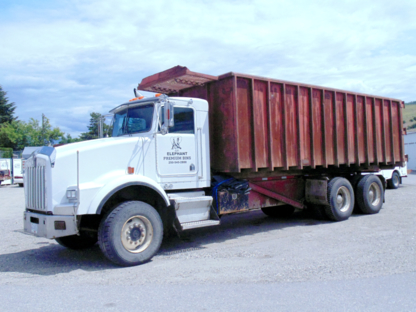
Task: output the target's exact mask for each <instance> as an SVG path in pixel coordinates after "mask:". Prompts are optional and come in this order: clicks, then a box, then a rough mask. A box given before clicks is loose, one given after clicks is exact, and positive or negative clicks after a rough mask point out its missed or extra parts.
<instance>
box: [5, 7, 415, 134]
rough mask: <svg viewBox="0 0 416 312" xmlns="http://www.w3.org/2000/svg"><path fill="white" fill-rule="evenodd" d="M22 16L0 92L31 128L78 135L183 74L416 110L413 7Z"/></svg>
mask: <svg viewBox="0 0 416 312" xmlns="http://www.w3.org/2000/svg"><path fill="white" fill-rule="evenodd" d="M14 5H15V4H14V2H13V3H11V4H9V6H7V10H5V13H4V14H5V15H6V14H7V16H5V18H3V19H2V18H1V16H0V30H1V32H2V45H1V46H0V55H1V56H2V57H1V60H0V77H1V78H2V79H1V81H0V84H2V86H3V89H4V90H6V91H8V96H9V99H10V100H12V101H14V102H16V104H17V107H18V108H17V110H16V111H17V115H19V117H20V118H21V119H28V118H29V117H35V118H38V119H39V117H36V116H40V115H41V113H42V112H43V113H45V114H46V115H47V116H48V117H50V119H51V122H54V123H55V122H56V125H58V126H60V127H61V128H62V129H64V130H65V131H68V132H71V133H72V134H75V133H79V132H80V131H86V129H87V128H86V127H87V124H88V121H89V113H90V112H92V111H99V112H106V111H108V110H109V109H111V108H112V107H113V106H115V105H118V104H120V103H121V102H123V101H125V100H127V99H129V98H131V97H132V95H133V93H132V89H133V88H134V87H136V86H137V84H138V82H140V80H141V79H142V78H144V77H146V76H148V75H151V74H153V73H156V72H159V71H162V70H165V69H168V68H170V67H172V66H175V65H184V66H187V67H188V68H190V69H191V70H193V71H199V72H203V73H207V74H212V75H220V74H223V73H226V72H229V71H235V72H243V73H248V74H253V75H260V76H267V77H273V78H277V79H283V80H292V81H300V82H305V83H310V84H316V85H325V86H328V87H335V88H340V89H349V90H353V91H359V92H364V93H374V94H377V95H383V96H390V97H397V98H401V99H403V100H406V101H410V100H415V99H416V94H415V91H414V86H413V85H414V81H415V78H416V77H415V76H416V72H415V70H414V68H415V66H416V52H415V51H414V47H415V46H416V39H415V35H414V34H415V33H416V20H414V18H413V16H415V13H416V3H415V2H414V1H411V0H409V1H401V2H400V3H394V4H393V3H392V2H391V1H377V2H374V1H365V0H363V1H346V2H339V1H313V2H311V1H266V0H264V1H199V2H196V1H180V2H179V1H175V2H174V1H152V2H149V3H148V4H143V2H142V1H127V0H117V1H115V0H110V1H88V2H85V1H60V2H59V1H58V2H53V3H51V4H50V5H43V7H36V6H35V5H31V4H29V3H27V4H23V5H20V6H19V7H18V8H16V7H14ZM0 14H2V13H0Z"/></svg>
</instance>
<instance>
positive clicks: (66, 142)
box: [59, 133, 81, 144]
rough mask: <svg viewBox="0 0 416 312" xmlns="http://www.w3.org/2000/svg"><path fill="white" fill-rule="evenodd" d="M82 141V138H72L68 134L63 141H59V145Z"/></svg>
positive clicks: (63, 137)
mask: <svg viewBox="0 0 416 312" xmlns="http://www.w3.org/2000/svg"><path fill="white" fill-rule="evenodd" d="M80 141H81V139H80V138H72V136H71V135H70V134H69V133H68V134H67V135H66V136H65V135H63V136H62V138H61V141H59V143H61V144H68V143H75V142H80Z"/></svg>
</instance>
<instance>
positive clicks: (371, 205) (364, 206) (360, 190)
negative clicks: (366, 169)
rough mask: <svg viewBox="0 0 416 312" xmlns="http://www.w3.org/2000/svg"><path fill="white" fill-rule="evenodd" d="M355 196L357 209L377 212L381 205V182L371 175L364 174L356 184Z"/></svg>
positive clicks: (370, 212)
mask: <svg viewBox="0 0 416 312" xmlns="http://www.w3.org/2000/svg"><path fill="white" fill-rule="evenodd" d="M355 194H356V198H357V206H358V209H359V210H360V211H361V212H362V213H367V214H372V213H378V212H379V211H380V209H381V206H382V205H383V195H384V193H383V184H381V181H380V179H379V178H378V177H377V176H375V175H373V174H370V175H365V176H363V177H362V178H361V180H360V181H359V182H358V184H357V189H356V193H355Z"/></svg>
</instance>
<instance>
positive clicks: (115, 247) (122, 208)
mask: <svg viewBox="0 0 416 312" xmlns="http://www.w3.org/2000/svg"><path fill="white" fill-rule="evenodd" d="M162 238H163V224H162V220H161V219H160V216H159V213H158V212H157V211H156V210H155V209H154V208H153V207H152V206H150V205H149V204H146V203H144V202H141V201H129V202H125V203H122V204H121V205H119V206H118V207H117V208H115V209H114V210H113V211H111V212H110V213H109V214H107V215H106V216H105V217H104V218H103V219H102V221H101V224H100V227H99V229H98V243H99V245H100V248H101V250H102V252H103V253H104V255H105V256H106V257H107V258H108V259H109V260H111V261H112V262H114V263H116V264H119V265H122V266H132V265H138V264H142V263H144V262H147V261H149V260H150V259H151V258H152V257H153V256H154V255H155V254H156V252H157V251H158V250H159V247H160V244H161V243H162Z"/></svg>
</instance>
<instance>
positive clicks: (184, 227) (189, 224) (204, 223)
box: [181, 220, 220, 231]
mask: <svg viewBox="0 0 416 312" xmlns="http://www.w3.org/2000/svg"><path fill="white" fill-rule="evenodd" d="M219 224H220V220H203V221H194V222H185V223H181V226H182V230H183V231H185V230H190V229H196V228H201V227H206V226H214V225H219Z"/></svg>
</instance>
